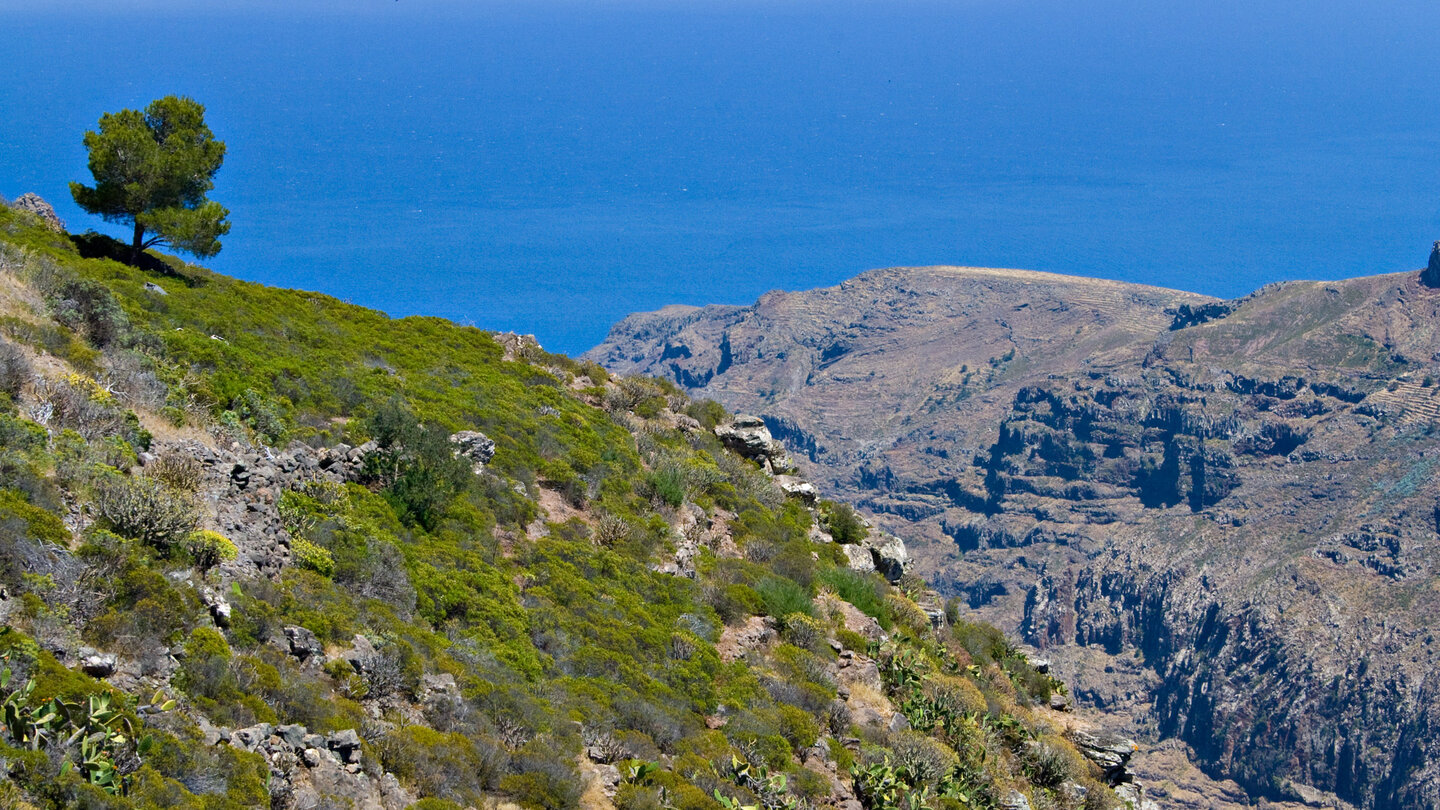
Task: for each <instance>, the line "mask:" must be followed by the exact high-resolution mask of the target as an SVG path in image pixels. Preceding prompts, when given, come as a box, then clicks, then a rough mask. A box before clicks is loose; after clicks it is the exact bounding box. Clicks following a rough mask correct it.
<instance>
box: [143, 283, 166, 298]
mask: <svg viewBox="0 0 1440 810" xmlns="http://www.w3.org/2000/svg"><path fill="white" fill-rule="evenodd" d="M145 291H146V292H152V293H155V294H156V295H169V294H170V293H168V292H165V288H164V287H161V286H160V285H159V284H156V283H155V282H153V281H147V282H145Z"/></svg>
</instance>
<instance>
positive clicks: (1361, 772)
mask: <svg viewBox="0 0 1440 810" xmlns="http://www.w3.org/2000/svg"><path fill="white" fill-rule="evenodd" d="M1437 322H1440V292H1437V291H1435V290H1432V289H1430V288H1427V287H1424V286H1422V285H1421V284H1419V282H1418V279H1417V275H1416V274H1414V273H1403V274H1392V275H1382V276H1372V277H1366V278H1359V279H1351V280H1347V281H1343V282H1296V283H1288V284H1282V285H1274V286H1271V287H1266V288H1264V289H1262V290H1259V291H1257V292H1256V293H1254V294H1252V295H1250V296H1247V297H1246V298H1243V299H1239V300H1237V301H1231V302H1218V301H1213V300H1210V299H1205V298H1203V297H1200V296H1194V295H1189V294H1186V293H1179V292H1172V291H1166V290H1155V289H1152V288H1146V287H1137V286H1131V285H1124V284H1118V283H1115V282H1103V281H1093V280H1089V279H1078V278H1066V277H1060V276H1048V275H1044V274H1036V273H1022V272H1016V271H993V270H974V269H955V268H920V269H897V270H884V271H876V272H872V273H867V274H865V275H863V276H861V277H859V278H857V279H856V280H854V281H852V282H847V283H846V284H844V285H841V286H840V287H838V288H830V289H826V290H816V291H811V292H805V293H771V294H769V295H767V296H766V297H764V298H762V299H761V300H760V301H759V302H757V304H756V305H755V306H753V307H746V308H733V307H732V308H723V309H722V308H714V309H706V310H692V311H686V312H677V311H674V310H670V311H666V312H662V313H655V314H648V315H646V314H642V315H636V316H632V317H631V318H630V319H627V320H626V321H624V322H622V323H621V324H619V325H617V326H616V327H615V329H614V330H613V332H612V334H611V336H610V338H609V339H608V340H607V342H606V343H605V344H604V345H602V346H600V347H597V349H595V350H594V351H592V352H591V354H590V355H589V356H590V357H592V358H594V359H597V360H599V361H601V362H603V363H605V364H607V365H608V366H609V367H611V368H613V369H617V370H624V371H627V372H647V373H652V374H661V375H664V376H668V377H670V378H672V379H676V380H678V381H680V382H681V383H682V384H686V385H688V386H689V387H690V388H691V389H692V391H694V392H697V393H699V394H701V395H706V396H712V397H715V398H716V399H718V400H720V401H721V402H723V403H725V404H727V405H729V406H731V407H735V408H739V409H745V410H756V411H758V412H760V413H762V414H764V415H765V417H766V419H767V421H768V422H770V423H771V425H772V428H773V429H775V430H776V431H777V433H778V434H780V435H783V436H784V437H785V438H786V439H787V441H789V442H790V443H791V445H792V447H793V448H794V449H796V450H798V451H801V452H803V453H804V454H805V455H806V456H807V457H808V459H809V462H810V465H811V469H810V472H811V473H812V475H814V476H815V477H817V478H822V479H825V480H826V482H827V483H828V484H829V485H831V486H833V487H836V488H838V489H839V490H840V491H844V492H846V493H847V494H850V495H852V496H853V497H856V498H859V499H861V502H862V503H863V504H864V505H865V506H867V507H868V508H869V509H870V510H871V511H872V512H874V513H875V514H876V515H877V517H878V518H879V519H880V520H881V521H882V523H884V524H885V525H886V526H887V527H888V528H890V529H891V530H894V531H897V532H899V533H901V534H902V535H903V536H905V537H906V538H907V540H909V541H910V542H911V546H912V548H914V549H916V553H917V555H918V556H919V557H920V560H921V565H922V567H923V569H924V572H925V573H926V575H927V576H929V577H931V578H932V579H933V580H935V581H937V582H940V583H942V584H943V585H944V586H945V587H946V588H948V589H949V590H950V591H951V592H952V593H956V594H961V595H963V596H965V597H966V599H967V600H968V601H969V603H970V604H971V605H972V606H974V607H975V608H976V609H978V610H979V611H981V613H982V614H983V615H986V616H988V617H989V618H991V619H993V620H995V621H997V622H1000V623H1002V625H1004V626H1008V627H1010V628H1013V629H1014V630H1016V631H1017V632H1020V633H1023V634H1024V635H1025V637H1026V638H1027V639H1028V640H1029V641H1030V642H1031V643H1033V644H1035V645H1036V646H1040V647H1046V648H1050V654H1051V655H1052V656H1054V657H1055V659H1056V660H1057V662H1059V664H1060V666H1061V667H1062V670H1068V672H1070V673H1072V674H1073V678H1074V680H1075V682H1076V683H1077V685H1078V689H1079V693H1080V694H1081V695H1082V697H1083V698H1084V699H1085V700H1087V701H1088V702H1089V703H1090V704H1091V705H1098V706H1105V707H1108V708H1110V709H1111V710H1115V711H1119V710H1122V709H1123V710H1125V711H1128V712H1130V713H1131V714H1132V715H1133V716H1134V717H1135V722H1136V727H1137V728H1138V729H1139V730H1141V731H1142V732H1144V733H1146V734H1148V735H1150V736H1151V737H1152V738H1154V739H1161V738H1179V739H1181V740H1184V741H1185V742H1186V743H1188V744H1189V745H1190V746H1191V747H1192V748H1193V749H1194V752H1195V754H1196V755H1197V757H1198V759H1199V760H1200V762H1201V763H1202V764H1204V765H1205V766H1206V767H1207V768H1208V769H1209V770H1210V772H1211V773H1213V774H1218V775H1224V776H1228V777H1233V778H1235V779H1236V780H1238V781H1239V782H1240V783H1241V784H1242V785H1244V786H1245V788H1246V789H1248V790H1250V791H1251V792H1252V793H1254V794H1259V795H1266V796H1270V797H1282V796H1283V797H1291V798H1307V799H1312V800H1317V801H1323V800H1324V797H1325V796H1326V795H1327V794H1328V795H1330V797H1331V798H1330V799H1329V801H1331V802H1332V803H1333V802H1337V801H1344V802H1349V803H1352V804H1354V805H1358V806H1362V807H1425V806H1436V805H1437V804H1440V751H1437V750H1435V748H1434V744H1433V743H1432V742H1431V740H1433V739H1435V738H1436V732H1437V731H1440V726H1437V722H1440V717H1437V716H1436V713H1435V710H1434V709H1433V707H1432V704H1433V703H1434V701H1435V699H1436V695H1437V694H1440V679H1437V676H1435V675H1432V674H1431V673H1432V672H1434V671H1435V670H1436V664H1437V663H1440V655H1437V650H1436V648H1435V643H1434V632H1435V630H1436V625H1437V621H1440V599H1437V593H1440V589H1437V582H1440V580H1437V576H1436V573H1437V572H1436V569H1435V565H1434V552H1433V550H1432V549H1433V548H1434V546H1435V543H1436V540H1437V538H1436V533H1437V529H1440V511H1437V508H1440V507H1437V504H1440V486H1437V484H1436V481H1435V478H1434V475H1433V469H1434V465H1435V464H1436V459H1437V458H1440V444H1437V436H1436V431H1435V427H1436V421H1435V420H1436V416H1437V414H1440V387H1437V379H1440V362H1437V361H1440V354H1437V350H1440V340H1437V334H1436V331H1435V324H1436V323H1437ZM725 358H728V363H721V362H719V361H720V360H721V359H725Z"/></svg>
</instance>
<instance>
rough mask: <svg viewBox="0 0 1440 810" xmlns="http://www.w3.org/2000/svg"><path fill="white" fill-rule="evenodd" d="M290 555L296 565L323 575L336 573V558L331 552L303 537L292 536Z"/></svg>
mask: <svg viewBox="0 0 1440 810" xmlns="http://www.w3.org/2000/svg"><path fill="white" fill-rule="evenodd" d="M290 557H291V559H293V560H294V561H295V564H296V565H298V566H300V567H301V568H304V569H306V570H309V571H314V572H315V573H317V574H319V575H320V576H322V577H328V576H330V575H331V574H334V573H335V558H334V557H332V556H330V552H329V551H326V550H325V549H324V548H323V547H322V546H318V545H316V544H315V543H312V542H310V541H309V540H306V539H305V538H303V537H291V538H290Z"/></svg>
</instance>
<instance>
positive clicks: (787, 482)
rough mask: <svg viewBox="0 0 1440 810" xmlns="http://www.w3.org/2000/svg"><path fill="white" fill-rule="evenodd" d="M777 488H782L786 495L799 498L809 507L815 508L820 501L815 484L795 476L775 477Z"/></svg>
mask: <svg viewBox="0 0 1440 810" xmlns="http://www.w3.org/2000/svg"><path fill="white" fill-rule="evenodd" d="M775 486H777V487H780V489H781V491H783V492H784V493H785V494H786V495H789V496H790V497H792V498H798V499H799V500H800V501H801V502H802V503H804V504H806V505H808V506H814V505H815V503H816V502H817V501H819V500H820V492H819V490H817V489H815V485H814V484H812V483H810V482H809V481H806V480H805V479H803V478H797V477H796V476H793V475H777V476H775Z"/></svg>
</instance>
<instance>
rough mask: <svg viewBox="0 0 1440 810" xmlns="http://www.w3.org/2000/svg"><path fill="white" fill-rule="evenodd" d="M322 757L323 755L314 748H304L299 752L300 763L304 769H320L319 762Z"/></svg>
mask: <svg viewBox="0 0 1440 810" xmlns="http://www.w3.org/2000/svg"><path fill="white" fill-rule="evenodd" d="M323 757H324V755H323V754H321V753H320V751H319V750H318V749H316V748H306V749H305V750H304V751H302V752H300V761H301V762H304V763H305V767H307V768H318V767H320V762H321V760H322V758H323Z"/></svg>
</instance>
